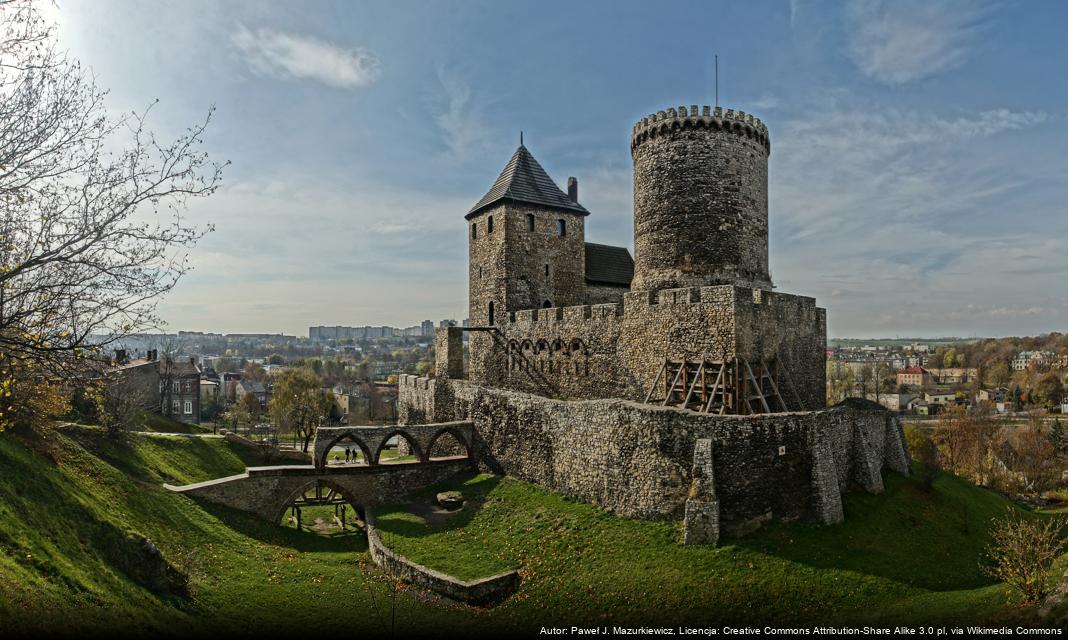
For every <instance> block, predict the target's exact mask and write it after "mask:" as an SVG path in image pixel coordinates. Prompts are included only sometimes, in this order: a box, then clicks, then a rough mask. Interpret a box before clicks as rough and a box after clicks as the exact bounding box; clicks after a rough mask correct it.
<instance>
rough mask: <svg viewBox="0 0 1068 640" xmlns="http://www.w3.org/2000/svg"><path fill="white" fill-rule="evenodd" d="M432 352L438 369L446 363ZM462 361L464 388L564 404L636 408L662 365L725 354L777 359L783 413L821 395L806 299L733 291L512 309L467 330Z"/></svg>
mask: <svg viewBox="0 0 1068 640" xmlns="http://www.w3.org/2000/svg"><path fill="white" fill-rule="evenodd" d="M438 344H439V351H438V353H437V358H438V361H439V363H441V364H439V368H440V369H444V368H447V365H446V364H445V363H447V362H449V361H455V359H456V357H455V354H453V353H452V351H450V350H448V349H447V348H446V347H445V342H444V340H443V339H442V338H439V341H438ZM469 353H470V366H469V370H468V372H467V379H469V380H471V381H472V382H475V383H478V384H481V385H484V386H493V387H500V388H507V389H512V390H516V391H526V392H530V393H537V394H539V395H544V396H548V397H553V398H560V399H568V400H572V399H598V398H626V399H630V400H644V398H645V395H646V393H647V392H648V390H649V387H650V385H651V384H652V382H653V380H654V379H655V378H656V375H657V373H658V371H659V369H660V367H661V365H662V363H663V361H664V359H665V358H671V359H675V360H678V359H682V358H686V359H691V360H697V359H700V358H708V359H713V360H723V359H729V358H733V357H735V356H741V357H743V358H746V359H747V360H749V361H750V362H751V363H754V364H755V363H757V362H760V361H763V360H772V359H778V360H779V363H780V365H781V371H782V373H783V380H782V381H783V383H784V384H783V385H782V387H781V389H780V391H781V393H782V394H783V396H784V398H785V400H786V402H787V406H788V407H789V408H790V409H795V410H796V409H817V408H819V407H822V406H823V404H824V398H825V394H826V373H825V366H826V314H825V311H824V310H823V309H820V308H818V307H816V301H815V300H814V299H813V298H809V297H804V296H795V295H790V294H785V293H779V292H772V291H766V290H762V289H749V288H745V287H736V286H733V285H720V286H713V287H700V288H697V287H694V288H684V289H663V290H660V291H655V292H651V291H637V292H631V293H627V294H626V295H625V296H624V300H623V303H622V304H600V305H584V306H575V307H554V308H549V309H529V310H525V311H519V312H516V313H515V317H514V320H511V321H508V322H502V324H500V325H499V326H498V331H496V332H492V333H490V332H472V333H471V340H470V349H469ZM439 377H441V376H439ZM448 377H450V378H456V377H457V376H455V375H450V376H448Z"/></svg>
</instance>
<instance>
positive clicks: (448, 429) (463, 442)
mask: <svg viewBox="0 0 1068 640" xmlns="http://www.w3.org/2000/svg"><path fill="white" fill-rule="evenodd" d="M445 434H449V435H451V436H452V437H453V439H455V440H456V442H457V443H459V445H460V446H461V447H463V450H464V456H466V457H468V458H470V457H471V443H469V442H468V441H467V439H466V438H465V437H464V435H463V433H461V432H460V430H459V429H457V428H455V427H454V426H452V425H448V426H444V427H442V428H440V429H438V430H437V431H435V432H434V435H433V436H431V437H430V441H429V444H428V445H427V447H426V458H425V459H424V461H425V462H429V461H430V460H431V456H432V455H433V453H434V445H435V444H437V442H438V440H440V439H441V436H443V435H445Z"/></svg>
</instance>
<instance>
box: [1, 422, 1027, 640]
mask: <svg viewBox="0 0 1068 640" xmlns="http://www.w3.org/2000/svg"><path fill="white" fill-rule="evenodd" d="M254 455H255V452H251V451H247V450H244V449H241V448H236V447H234V446H233V445H231V444H229V443H227V442H225V441H223V440H202V439H195V438H179V437H174V438H160V437H153V436H132V437H130V438H129V439H128V440H127V441H126V442H122V443H115V442H112V441H110V440H108V439H107V438H106V437H105V436H104V433H103V432H102V431H101V430H99V429H94V428H91V427H72V428H70V429H67V430H64V432H62V433H57V434H54V435H53V436H52V437H51V438H50V439H49V440H48V441H46V442H41V441H34V442H33V443H31V444H27V443H26V442H24V441H22V440H21V439H19V438H17V437H15V436H14V435H12V434H0V635H8V634H12V633H38V632H57V631H61V632H65V633H74V632H83V633H88V634H97V633H104V632H105V631H107V630H110V629H114V628H116V627H121V628H122V630H123V631H124V632H125V633H129V634H138V635H141V634H146V635H147V634H159V635H187V634H189V633H198V632H200V633H208V632H213V633H215V632H218V633H224V634H226V633H230V634H236V633H242V634H250V633H260V632H263V633H266V632H270V633H272V634H277V633H286V634H288V633H302V632H307V631H308V630H309V629H312V628H323V629H329V630H332V631H335V632H339V633H354V634H361V633H362V634H367V633H372V634H376V635H377V634H381V633H383V632H384V631H385V627H384V626H383V625H384V620H385V618H384V616H385V614H386V613H387V612H386V611H385V610H384V607H385V603H386V594H387V589H386V587H385V586H384V584H383V582H382V581H381V578H382V576H381V574H380V573H379V572H378V571H377V570H376V569H373V568H371V567H369V566H366V565H367V563H369V557H368V554H367V552H366V542H365V540H364V539H363V538H362V537H361V536H359V535H351V534H346V535H331V536H321V535H317V534H315V533H313V532H308V531H296V530H294V529H292V528H287V527H283V526H279V525H278V524H272V523H266V522H262V521H260V520H258V519H256V518H254V517H252V516H250V515H248V514H244V513H240V512H235V511H232V510H229V509H226V508H223V507H219V506H215V505H211V504H209V503H204V502H199V501H196V500H192V499H189V498H187V497H185V496H182V495H178V494H174V493H171V492H168V491H166V490H164V489H163V488H162V487H161V483H162V482H165V481H166V482H179V483H185V482H195V481H199V480H205V479H208V478H213V477H219V476H224V475H229V474H233V473H238V472H240V471H241V469H242V468H243V467H244V465H245V464H250V463H252V464H255V463H256V462H255V461H252V460H249V457H250V456H254ZM887 481H888V491H887V494H886V495H885V496H882V497H870V496H865V495H857V496H850V497H849V498H848V499H847V502H846V513H847V518H848V521H847V523H846V524H844V525H840V526H837V527H830V528H817V527H807V526H801V525H790V526H777V527H773V528H770V529H766V530H764V531H762V532H761V533H760V534H758V535H756V536H753V537H750V538H745V539H741V540H733V541H732V540H728V541H725V544H724V545H723V546H721V547H719V548H712V547H683V546H679V545H678V544H677V543H676V541H677V539H678V533H679V532H678V528H677V526H676V525H675V524H672V523H663V522H641V521H633V520H626V519H622V518H616V517H613V516H611V515H608V514H606V513H604V512H601V511H599V510H597V509H596V508H594V507H592V506H590V505H587V504H583V503H579V502H575V501H570V500H567V499H564V498H563V497H561V496H559V495H556V494H553V493H550V492H548V491H545V490H543V489H540V488H537V487H534V486H532V485H528V484H525V483H521V482H517V481H512V480H502V479H499V478H495V477H489V476H478V477H472V478H467V479H464V480H462V481H458V482H454V483H449V487H457V486H458V487H459V488H460V489H461V490H462V491H463V492H464V493H465V495H466V496H467V497H468V498H469V499H470V502H469V504H468V507H467V508H465V510H464V511H463V512H461V513H460V514H459V515H457V516H454V517H453V518H452V519H449V520H447V521H446V524H445V525H443V526H442V525H435V526H433V527H427V526H425V525H422V524H420V523H418V522H413V521H412V518H405V517H403V516H401V515H400V511H399V510H398V509H394V510H384V512H383V513H382V514H381V515H380V516H379V526H380V527H381V528H382V530H383V536H384V537H385V538H386V539H387V541H389V542H390V543H391V544H393V545H394V546H395V547H396V548H397V549H398V550H399V551H400V552H402V553H404V554H406V555H409V556H411V557H412V558H413V559H416V560H418V561H420V562H424V563H426V564H430V565H431V566H439V567H442V568H446V569H447V570H450V571H453V572H455V573H457V574H459V575H461V576H462V577H474V576H476V575H485V574H488V573H495V572H497V571H499V570H501V569H504V568H508V567H512V566H517V565H518V566H520V567H521V573H522V576H523V585H522V587H521V589H520V591H519V592H518V593H517V594H515V595H514V596H513V597H511V598H509V599H508V600H507V601H505V602H504V603H503V604H501V605H500V606H498V607H497V608H495V609H492V610H474V609H469V608H465V607H460V606H458V605H455V604H453V603H448V602H441V601H439V600H437V599H434V598H428V597H427V596H425V595H423V594H421V593H419V592H416V591H415V590H407V589H406V590H403V591H402V592H401V593H400V594H399V596H398V599H397V606H398V614H397V616H396V619H397V620H398V621H399V622H398V624H399V625H400V627H399V630H398V633H403V634H413V633H420V632H422V633H427V632H434V631H437V632H439V633H440V632H441V630H443V629H447V630H449V631H450V632H452V633H455V634H467V635H497V634H500V633H501V632H504V633H509V632H515V631H526V632H537V630H538V628H539V627H540V626H542V625H552V624H556V625H561V624H572V623H576V624H586V625H595V624H600V625H604V624H609V625H611V624H646V625H648V624H657V623H665V624H670V625H678V624H691V625H698V624H703V623H704V624H708V623H722V622H728V621H734V622H747V623H750V624H771V623H775V622H779V623H798V624H800V623H803V622H818V623H821V624H829V623H834V622H844V621H850V622H860V621H873V622H874V621H882V622H886V623H906V622H913V623H917V622H936V621H937V622H968V623H980V622H985V623H988V624H994V623H998V622H1002V621H1006V620H1012V619H1014V618H1017V617H1019V616H1021V615H1023V614H1022V613H1021V612H1020V610H1018V609H1016V608H1014V607H1013V606H1010V605H1007V604H1006V594H1005V593H1004V590H1003V589H1002V588H1001V587H1000V586H998V585H996V584H990V583H989V581H988V580H987V579H986V578H985V577H984V576H982V575H981V574H980V573H979V572H978V570H977V569H976V567H975V562H976V561H977V558H978V553H979V549H980V548H981V547H982V545H983V544H984V541H985V535H986V534H985V519H986V518H987V517H989V515H992V514H994V513H997V512H999V511H1000V510H1001V509H1003V508H1004V507H1005V503H1004V502H1003V501H1002V500H1001V499H1000V498H998V497H997V496H994V495H993V494H989V493H987V492H985V491H982V490H979V489H976V488H974V487H971V486H970V485H967V484H966V483H963V482H960V481H958V480H956V479H954V478H952V477H948V476H946V477H943V478H942V479H941V480H940V481H939V483H938V485H937V489H938V491H937V492H936V494H935V495H933V496H925V495H920V494H918V493H917V488H916V486H915V485H914V484H913V483H912V482H911V481H905V480H900V479H896V478H893V477H888V478H887ZM442 488H444V487H442ZM428 495H429V494H428ZM965 506H966V508H965ZM330 509H331V510H332V508H330ZM131 532H137V533H140V534H143V535H145V536H147V537H149V538H150V539H151V540H153V542H155V544H156V545H157V546H158V547H159V548H160V549H161V551H162V552H163V554H164V555H165V557H167V558H168V559H169V560H170V561H171V562H172V563H173V564H174V565H176V566H178V567H179V568H180V569H182V570H183V571H184V572H186V573H187V574H188V575H189V582H190V595H189V596H188V597H181V596H177V595H166V594H154V593H152V592H150V591H148V590H147V589H145V588H144V587H142V586H140V585H139V584H138V583H137V582H135V581H134V579H132V578H131V577H130V575H128V574H127V573H126V572H124V571H123V570H121V569H119V568H118V567H119V566H121V562H118V560H119V559H121V558H117V556H116V554H117V553H121V551H117V549H121V545H120V544H119V542H120V541H121V540H122V539H124V537H125V536H126V535H127V534H129V533H131Z"/></svg>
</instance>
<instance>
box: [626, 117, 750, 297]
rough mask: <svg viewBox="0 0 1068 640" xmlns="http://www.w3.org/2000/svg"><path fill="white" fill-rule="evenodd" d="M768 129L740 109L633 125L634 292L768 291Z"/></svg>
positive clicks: (652, 118)
mask: <svg viewBox="0 0 1068 640" xmlns="http://www.w3.org/2000/svg"><path fill="white" fill-rule="evenodd" d="M770 149H771V147H770V142H769V138H768V132H767V128H766V127H765V126H764V125H763V124H762V123H761V122H760V121H759V120H757V119H756V118H754V117H753V116H751V115H747V114H745V113H743V112H740V111H739V112H735V111H732V110H726V111H724V110H722V109H720V108H718V107H717V108H716V109H715V110H714V111H713V110H711V109H710V108H709V107H707V106H706V107H704V109H703V111H702V113H700V114H699V113H698V109H697V106H696V105H694V106H691V107H690V108H689V109H687V108H686V107H685V106H682V107H679V108H678V110H677V111H676V110H675V109H668V110H667V111H660V112H658V113H656V114H653V115H651V116H649V117H647V118H643V119H642V120H641V122H639V123H638V124H637V125H635V127H634V130H633V133H632V136H631V156H632V158H633V160H634V282H633V284H632V286H631V288H632V289H635V290H655V289H662V288H675V287H700V286H708V285H715V284H727V283H730V284H742V285H746V286H756V287H762V288H770V286H771V277H770V276H769V274H768V154H769V152H770Z"/></svg>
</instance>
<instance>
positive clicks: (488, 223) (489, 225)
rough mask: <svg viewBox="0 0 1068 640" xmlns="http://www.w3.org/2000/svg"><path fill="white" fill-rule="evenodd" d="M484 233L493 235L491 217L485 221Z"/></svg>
mask: <svg viewBox="0 0 1068 640" xmlns="http://www.w3.org/2000/svg"><path fill="white" fill-rule="evenodd" d="M486 233H493V216H490V217H489V218H488V219H487V220H486Z"/></svg>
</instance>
